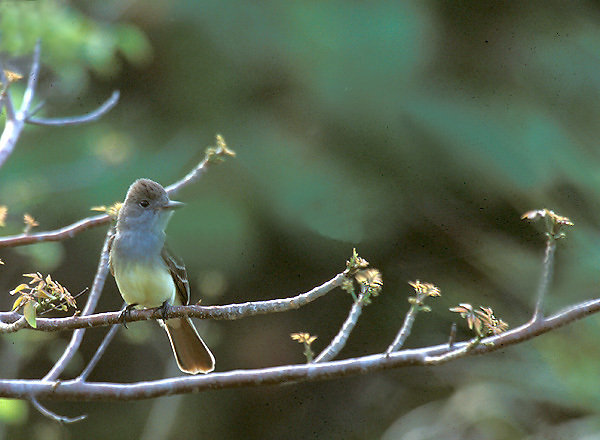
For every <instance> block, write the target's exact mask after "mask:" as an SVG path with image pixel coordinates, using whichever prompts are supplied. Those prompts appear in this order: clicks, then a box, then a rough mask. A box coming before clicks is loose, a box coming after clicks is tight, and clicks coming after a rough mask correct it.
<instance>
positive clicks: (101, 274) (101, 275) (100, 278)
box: [36, 228, 113, 381]
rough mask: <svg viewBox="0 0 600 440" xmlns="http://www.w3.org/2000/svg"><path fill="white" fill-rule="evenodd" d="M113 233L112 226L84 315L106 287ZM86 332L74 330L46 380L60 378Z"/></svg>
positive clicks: (89, 312) (92, 307)
mask: <svg viewBox="0 0 600 440" xmlns="http://www.w3.org/2000/svg"><path fill="white" fill-rule="evenodd" d="M112 233H113V231H112V228H111V229H109V230H108V231H107V232H106V239H105V240H104V246H103V247H102V253H101V254H100V261H99V262H98V269H96V276H95V277H94V283H93V284H92V289H91V291H90V294H89V296H88V300H87V303H86V304H85V307H84V309H83V311H82V313H83V315H84V317H85V316H86V315H88V316H89V315H90V314H91V313H94V309H95V308H96V305H97V304H98V300H99V299H100V294H101V293H102V288H103V287H104V282H105V281H106V277H107V275H108V243H109V240H110V237H111V235H112ZM36 325H37V321H36ZM84 333H85V329H84V328H80V329H77V330H75V331H74V332H73V335H72V336H71V340H70V341H69V345H67V348H66V349H65V351H64V352H63V354H62V355H61V356H60V359H59V360H58V361H57V362H56V363H55V364H54V366H53V367H52V369H51V370H50V371H49V372H48V373H47V374H46V375H45V376H44V380H47V381H52V380H56V379H58V377H59V376H60V373H62V372H63V371H64V369H65V368H66V367H67V365H68V364H69V362H70V361H71V359H72V358H73V356H75V353H76V352H77V350H78V349H79V346H80V345H81V341H82V340H83V335H84Z"/></svg>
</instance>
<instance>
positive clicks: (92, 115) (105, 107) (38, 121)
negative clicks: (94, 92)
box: [25, 90, 120, 127]
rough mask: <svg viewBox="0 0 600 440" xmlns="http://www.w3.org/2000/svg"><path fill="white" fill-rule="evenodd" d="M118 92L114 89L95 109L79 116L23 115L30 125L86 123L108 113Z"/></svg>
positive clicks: (53, 125)
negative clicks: (36, 116) (48, 116)
mask: <svg viewBox="0 0 600 440" xmlns="http://www.w3.org/2000/svg"><path fill="white" fill-rule="evenodd" d="M119 97H120V93H119V91H118V90H115V91H114V92H113V93H112V95H110V98H108V99H107V100H106V101H104V103H103V104H102V105H100V107H98V108H97V109H96V110H94V111H91V112H89V113H86V114H85V115H80V116H71V117H65V118H35V117H33V116H27V117H25V122H27V123H28V124H32V125H42V126H46V127H65V126H68V125H79V124H86V123H88V122H94V121H97V120H98V119H100V118H101V117H102V116H104V115H105V114H106V113H108V112H109V111H110V110H111V109H112V108H113V107H114V106H115V105H117V103H118V102H119Z"/></svg>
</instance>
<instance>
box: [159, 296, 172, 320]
mask: <svg viewBox="0 0 600 440" xmlns="http://www.w3.org/2000/svg"><path fill="white" fill-rule="evenodd" d="M169 310H171V304H170V303H169V301H168V300H167V301H165V302H164V303H162V306H160V315H161V316H162V319H163V321H164V320H165V319H166V316H167V313H169Z"/></svg>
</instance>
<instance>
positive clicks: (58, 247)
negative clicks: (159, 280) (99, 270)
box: [0, 0, 600, 440]
mask: <svg viewBox="0 0 600 440" xmlns="http://www.w3.org/2000/svg"><path fill="white" fill-rule="evenodd" d="M36 38H41V39H42V61H43V67H42V72H41V79H40V84H39V87H38V93H37V100H38V101H40V100H44V101H45V102H46V106H45V107H44V109H43V110H42V112H41V113H40V115H41V116H46V117H55V116H63V115H76V114H81V113H85V112H87V111H89V110H91V109H93V108H95V107H96V106H97V105H99V104H100V103H101V102H102V101H104V100H105V99H107V98H108V97H109V96H110V94H111V92H112V91H113V90H114V89H118V90H120V91H121V100H120V102H119V104H118V106H117V107H116V108H115V109H114V110H112V111H111V112H110V113H109V114H108V115H107V116H105V117H104V118H102V119H101V120H100V121H99V122H97V123H93V124H89V125H84V126H78V127H68V128H45V127H32V126H31V127H27V128H26V130H25V131H24V133H23V135H22V137H21V139H20V140H19V143H18V145H17V148H16V150H15V152H14V153H13V155H12V156H11V157H10V159H9V160H8V161H7V162H6V164H5V165H4V166H3V167H2V169H1V170H0V204H2V205H7V206H8V207H9V215H8V218H7V220H6V223H7V224H6V227H5V228H3V229H2V230H1V231H0V232H1V233H2V234H3V235H11V234H15V233H19V232H20V231H21V229H22V227H23V225H22V216H23V214H24V213H30V214H32V215H33V216H34V217H35V218H36V220H37V221H38V222H39V223H40V226H39V227H38V228H37V229H38V230H40V231H41V230H50V229H55V228H58V227H61V226H64V225H67V224H69V223H71V222H73V221H76V220H78V219H81V218H83V217H86V216H88V215H91V212H90V211H89V208H91V207H92V206H96V205H108V204H112V203H114V202H115V201H119V200H122V198H123V197H124V194H125V191H126V190H127V187H128V186H129V184H130V183H131V182H132V181H133V180H134V179H136V178H138V177H149V178H152V179H155V180H157V181H159V182H161V183H163V184H165V185H167V184H170V183H173V182H174V181H176V180H178V179H180V178H181V177H182V176H183V175H184V174H185V173H187V172H188V171H189V170H190V169H191V168H192V167H194V166H195V165H196V164H197V163H198V162H199V161H200V160H201V159H202V157H203V154H204V149H205V147H206V146H207V145H211V144H213V142H214V135H215V134H216V133H222V134H223V136H224V137H225V139H226V141H227V142H228V145H229V146H230V147H231V148H232V149H233V150H235V151H236V152H237V158H236V159H234V160H227V161H226V162H225V163H224V164H223V165H221V166H218V167H214V168H212V169H210V171H209V173H207V174H206V175H205V177H203V178H202V180H201V181H200V182H198V183H196V184H194V185H192V186H189V187H187V188H185V189H184V190H183V191H182V192H181V193H180V194H178V199H180V200H182V201H184V202H186V203H187V208H186V209H184V210H181V211H179V212H177V214H176V215H175V216H174V217H173V219H172V221H171V223H170V227H169V229H168V233H169V237H170V238H169V240H170V245H171V247H172V248H173V249H174V250H175V251H176V252H177V253H178V254H179V255H181V257H182V258H183V259H184V260H185V262H186V265H187V268H188V273H189V275H190V277H191V284H192V292H193V298H194V300H198V299H199V298H200V297H202V298H203V304H227V303H231V302H240V301H249V300H260V299H270V298H278V297H285V296H292V295H295V294H297V293H300V292H303V291H306V290H309V289H311V288H312V287H314V286H316V285H319V284H321V283H322V282H324V281H326V280H328V279H329V278H331V277H333V276H334V275H335V274H336V273H338V272H340V271H341V270H343V268H344V262H345V260H346V259H347V258H348V257H349V256H350V254H351V251H352V248H353V247H356V248H357V249H358V251H359V253H360V255H361V256H363V257H364V258H366V259H367V260H369V261H370V262H371V263H372V265H373V266H375V267H377V268H379V269H380V270H381V271H382V273H383V278H384V283H385V284H384V291H383V293H382V295H381V296H380V297H378V298H377V299H376V301H375V302H374V303H373V304H372V305H371V306H369V307H368V308H367V309H365V311H364V313H363V317H362V318H361V320H360V321H359V324H358V326H357V328H356V330H355V332H354V333H353V335H352V337H351V339H350V341H349V343H348V346H347V347H346V348H345V349H344V351H343V352H342V354H341V356H342V357H351V356H359V355H363V354H369V353H376V352H381V351H383V350H385V348H386V347H387V345H388V344H389V343H390V342H391V341H392V339H393V338H394V336H395V334H396V332H397V330H398V328H399V326H400V325H401V322H402V320H403V317H404V314H405V313H406V311H407V310H408V303H407V301H406V299H407V297H408V296H409V295H410V294H411V288H410V286H408V284H407V282H408V281H411V280H415V279H420V280H422V281H427V282H432V283H434V284H436V285H437V286H439V287H440V289H441V291H442V295H443V296H442V298H439V299H432V300H431V301H430V305H432V306H433V312H432V313H430V314H421V315H420V316H419V317H418V318H417V322H416V324H415V326H414V329H413V333H412V335H411V337H410V338H409V340H408V341H407V347H420V346H424V345H430V344H437V343H441V342H444V341H445V340H447V337H448V332H449V328H450V325H451V323H452V321H455V320H456V319H457V316H453V315H454V314H453V313H451V312H449V311H448V307H451V306H454V305H456V304H458V303H460V302H470V303H472V304H474V305H476V306H478V305H485V306H490V307H492V308H493V309H494V311H495V312H496V314H497V316H499V317H501V318H502V319H504V320H505V321H507V322H508V323H509V324H510V325H511V326H513V327H514V326H517V325H519V324H521V323H523V322H525V321H526V320H527V319H528V318H529V316H530V314H531V311H532V304H533V303H534V292H535V288H536V286H537V282H538V279H539V273H540V268H541V262H542V258H543V247H544V238H543V233H542V230H541V228H540V227H538V226H537V225H533V226H532V225H531V224H527V223H525V222H523V221H521V220H520V219H519V216H520V215H521V214H522V213H523V212H525V211H528V210H530V209H539V208H544V207H547V208H550V209H553V210H555V211H556V212H557V213H559V214H562V215H566V216H568V217H569V218H570V219H571V220H572V221H573V222H574V223H575V228H573V229H572V231H569V234H568V238H567V239H566V240H564V241H563V242H560V243H559V249H558V254H557V261H556V274H555V280H554V282H553V284H552V287H551V292H550V294H549V298H548V304H547V310H548V311H556V310H558V309H560V308H561V307H564V306H566V305H569V304H572V303H575V302H577V301H582V300H585V299H588V298H592V297H594V296H597V294H598V288H597V286H598V285H599V282H600V271H599V270H598V266H599V265H600V235H599V232H598V231H599V230H600V224H599V221H598V214H597V213H598V212H599V208H600V206H599V203H598V200H600V150H599V149H598V145H597V142H598V139H599V138H600V124H599V123H598V121H600V4H599V3H597V2H592V1H579V0H574V1H571V2H562V1H552V0H549V1H548V0H546V1H539V0H536V1H529V2H510V1H459V0H454V1H435V0H427V1H371V2H359V1H329V2H323V1H298V2H275V1H262V2H246V1H242V0H229V1H192V0H188V1H184V0H175V1H167V0H146V1H141V0H126V1H123V0H120V1H116V0H109V1H104V2H100V1H92V0H87V1H80V2H73V3H69V2H59V3H56V2H52V1H42V0H39V1H16V2H14V1H13V2H11V1H4V2H1V3H0V50H2V51H3V52H2V53H3V60H4V61H5V65H6V66H7V67H10V68H11V69H14V70H17V71H20V72H22V73H25V74H26V73H27V69H28V62H29V60H30V54H31V50H32V48H33V44H34V42H35V40H36ZM23 83H24V81H21V82H20V83H17V84H15V85H14V86H13V87H12V92H13V96H14V98H15V100H16V101H17V102H18V101H19V100H20V96H21V94H22V90H23V87H24V84H23ZM2 118H4V115H2ZM3 121H4V119H2V122H3ZM105 231H106V229H105V228H100V229H97V230H91V231H87V232H84V233H82V234H80V235H78V236H77V237H75V238H73V239H71V240H68V241H64V242H62V243H48V244H43V245H36V246H28V247H24V248H19V249H8V250H7V249H3V250H1V251H0V258H2V260H3V261H4V262H5V263H6V264H5V265H4V266H0V275H1V276H0V291H1V292H4V294H3V295H2V296H1V297H0V308H1V309H2V310H7V309H9V308H10V307H11V304H12V300H13V298H12V297H10V296H9V295H8V291H9V290H11V289H12V288H14V287H15V286H16V285H18V284H19V283H21V282H22V277H21V274H23V273H28V272H34V271H41V272H44V273H52V275H53V277H54V278H55V279H57V280H58V281H59V282H61V283H62V284H63V285H65V286H66V287H67V288H69V290H70V291H71V292H73V293H76V292H79V291H81V290H83V289H84V288H86V287H89V286H90V285H91V283H92V279H93V275H94V272H95V270H96V265H97V262H98V256H99V252H100V249H101V246H102V241H103V238H104V235H105ZM85 298H86V295H85V294H84V295H83V296H82V297H80V298H79V304H80V305H83V303H84V301H85ZM120 306H121V299H120V296H119V295H118V293H117V290H116V286H115V284H114V281H113V280H112V278H110V279H109V280H108V281H107V284H106V287H105V289H104V294H103V298H102V301H101V304H100V306H99V310H116V309H118V308H119V307H120ZM350 306H351V299H350V297H349V296H348V295H347V294H346V293H344V292H343V291H341V290H338V291H335V292H332V293H330V294H328V295H327V296H326V297H325V298H322V299H321V300H319V301H317V302H315V303H313V304H311V305H309V306H307V307H304V308H303V309H301V310H298V311H294V312H290V313H285V314H279V315H273V316H260V317H255V318H249V319H244V320H240V321H234V322H223V321H219V322H202V323H199V325H200V328H201V332H202V334H203V335H204V337H205V339H206V340H207V342H208V343H209V345H210V346H211V348H212V349H213V352H214V353H215V356H216V359H217V370H218V371H228V370H231V369H240V368H257V367H266V366H273V365H285V364H289V363H302V362H303V361H304V358H303V356H302V347H301V346H300V345H299V344H297V343H296V342H294V341H292V340H291V339H290V337H289V334H290V333H292V332H297V331H307V332H310V333H311V334H314V335H318V337H319V339H317V341H316V342H315V343H314V346H315V349H317V350H319V349H322V348H324V347H325V346H326V345H327V343H328V342H329V340H330V339H331V338H332V337H333V336H334V335H335V333H336V332H337V330H338V329H339V327H340V325H341V323H342V322H343V320H344V318H345V316H346V313H347V312H348V310H349V308H350ZM103 334H104V330H93V331H88V332H87V334H86V338H85V342H84V347H83V349H82V350H81V351H80V353H79V357H78V358H76V359H75V360H74V361H73V362H72V364H71V365H70V369H69V371H67V372H66V373H65V374H64V377H74V376H75V375H77V374H78V372H79V371H80V369H81V368H82V367H83V366H84V365H85V362H86V361H87V360H89V358H90V357H91V356H92V354H93V353H94V350H95V348H96V347H97V344H98V343H99V341H100V340H101V338H102V336H103ZM599 335H600V325H599V321H598V318H596V317H590V318H587V319H586V320H584V321H580V322H577V323H574V324H572V325H570V326H569V327H567V328H565V329H561V330H559V331H555V332H553V333H551V334H548V335H545V336H542V337H540V338H537V339H535V340H533V341H530V342H527V343H524V344H522V345H520V346H517V347H511V348H510V349H507V350H505V351H502V352H497V353H494V354H492V355H489V356H486V357H475V358H470V359H464V360H460V361H458V362H454V363H451V364H448V365H445V366H441V367H436V368H405V369H400V370H397V371H388V372H382V373H378V374H370V375H365V376H356V377H351V378H347V379H343V380H336V381H329V382H322V383H312V384H299V385H289V386H280V387H265V388H248V389H237V390H225V391H211V392H204V393H202V394H199V395H186V396H180V397H172V398H164V399H157V400H151V401H141V402H128V403H119V402H117V403H115V402H111V403H81V402H66V403H65V402H47V405H48V407H49V408H50V409H52V410H53V411H56V412H59V413H61V414H64V415H67V416H75V415H79V414H82V413H85V414H88V415H89V417H88V418H87V419H86V420H85V421H83V422H80V423H77V424H74V425H69V426H60V425H58V424H56V423H54V422H52V421H50V420H48V419H46V418H44V417H43V416H41V415H40V414H39V413H38V412H36V411H35V410H34V409H32V408H30V407H29V406H27V405H26V404H22V403H21V402H14V401H2V400H0V437H1V435H2V434H3V435H4V436H5V438H10V439H12V438H15V439H17V438H19V439H21V438H30V439H45V440H47V439H50V440H52V439H59V438H60V439H76V438H88V439H104V438H111V439H125V438H127V439H129V438H144V439H163V438H164V439H179V438H212V439H231V438H244V439H283V438H285V439H313V438H314V439H316V438H320V439H380V438H381V439H385V440H396V439H411V440H421V439H439V438H444V439H517V438H528V439H567V438H568V439H575V438H584V437H585V438H598V437H597V436H598V433H599V432H600V410H599V409H598V408H600V386H599V380H598V379H599V378H600V368H599V367H598V365H599V364H600V350H598V348H597V347H598V344H597V340H598V336H599ZM69 336H70V335H69V334H67V333H65V334H60V335H54V334H48V335H47V334H37V333H34V332H20V333H18V334H16V335H14V336H11V337H3V338H2V339H0V351H1V352H0V377H5V378H6V377H10V378H12V377H14V378H17V377H18V378H39V377H42V376H43V375H44V374H45V373H46V372H47V371H48V369H49V368H50V367H51V366H52V365H53V363H54V362H55V360H56V359H57V357H58V356H59V355H60V353H61V352H62V350H63V349H64V347H65V344H66V342H67V340H68V337H69ZM459 337H460V338H461V339H466V338H468V337H469V333H468V332H467V331H466V330H465V328H464V323H463V322H460V323H459ZM169 374H178V372H176V371H174V361H173V358H172V356H171V353H170V349H169V347H168V342H167V338H166V337H165V336H164V334H163V333H162V331H161V330H160V329H159V328H158V326H157V325H154V324H152V323H141V324H137V325H131V328H130V329H129V330H127V331H125V330H122V331H121V332H120V333H119V335H118V336H117V338H116V340H115V342H114V343H113V344H112V346H111V347H110V349H109V350H108V352H107V353H106V355H105V356H104V358H103V359H102V361H101V362H100V364H99V365H98V367H97V368H96V371H95V372H94V373H93V375H92V377H91V379H92V380H95V381H117V382H124V381H140V380H151V379H160V378H163V377H165V376H167V375H169Z"/></svg>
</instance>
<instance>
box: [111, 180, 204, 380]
mask: <svg viewBox="0 0 600 440" xmlns="http://www.w3.org/2000/svg"><path fill="white" fill-rule="evenodd" d="M183 205H184V204H183V203H181V202H177V201H174V200H171V199H170V198H169V195H168V194H167V191H166V190H165V189H164V188H163V187H162V186H161V185H160V184H159V183H157V182H154V181H152V180H150V179H145V178H143V179H138V180H136V181H135V182H133V183H132V184H131V186H130V187H129V190H128V191H127V195H126V197H125V201H124V203H123V205H122V206H121V208H120V210H119V213H118V215H117V222H116V226H115V233H114V234H113V235H112V237H111V238H110V241H109V269H110V272H111V273H112V275H113V276H114V278H115V281H116V283H117V287H118V289H119V292H120V293H121V296H122V297H123V299H124V300H125V303H126V304H127V306H126V308H125V309H124V311H123V313H124V315H123V316H124V317H125V316H126V313H128V311H129V310H131V308H134V307H135V308H154V307H163V315H164V312H165V311H166V310H167V309H168V307H169V306H172V305H188V304H189V302H190V285H189V282H188V277H187V272H186V269H185V265H184V264H183V262H182V261H180V260H178V259H176V258H175V256H174V255H173V254H172V253H171V252H170V251H169V250H168V248H167V246H166V234H165V229H166V227H167V223H168V222H169V219H170V218H171V215H172V214H173V211H174V210H175V209H177V208H179V207H181V206H183ZM159 323H160V324H161V326H162V327H163V328H164V329H165V330H166V332H167V335H168V337H169V341H170V343H171V348H172V349H173V353H174V355H175V360H176V361H177V365H178V367H179V369H180V370H181V371H182V372H184V373H188V374H198V373H204V374H206V373H210V372H211V371H213V370H214V368H215V358H214V356H213V354H212V353H211V351H210V349H209V348H208V347H207V345H206V344H205V343H204V341H203V340H202V338H201V337H200V334H199V333H198V331H197V330H196V327H195V326H194V324H193V322H192V320H191V319H190V318H189V317H187V316H186V317H182V318H171V319H163V320H159Z"/></svg>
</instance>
